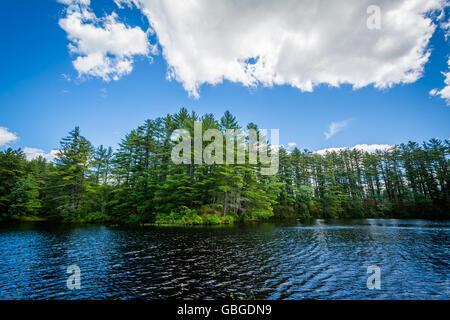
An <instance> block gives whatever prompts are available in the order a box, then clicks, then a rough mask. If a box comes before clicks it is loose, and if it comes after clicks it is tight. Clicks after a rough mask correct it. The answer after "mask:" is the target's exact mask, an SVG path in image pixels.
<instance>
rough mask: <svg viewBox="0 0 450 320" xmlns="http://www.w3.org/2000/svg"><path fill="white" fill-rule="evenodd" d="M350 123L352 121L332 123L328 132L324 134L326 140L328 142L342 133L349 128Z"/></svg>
mask: <svg viewBox="0 0 450 320" xmlns="http://www.w3.org/2000/svg"><path fill="white" fill-rule="evenodd" d="M349 122H350V119H347V120H344V121H340V122H332V123H330V126H329V127H328V131H327V132H324V133H323V134H324V135H325V139H326V140H328V139H330V138H331V137H332V136H334V135H335V134H336V133H338V132H339V131H341V130H342V129H344V128H345V127H347V126H348V123H349Z"/></svg>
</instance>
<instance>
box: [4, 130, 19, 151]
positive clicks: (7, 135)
mask: <svg viewBox="0 0 450 320" xmlns="http://www.w3.org/2000/svg"><path fill="white" fill-rule="evenodd" d="M17 139H19V137H18V136H17V135H16V134H14V133H12V132H10V131H9V130H8V128H5V127H0V147H3V146H6V145H7V144H9V143H11V142H14V141H16V140H17Z"/></svg>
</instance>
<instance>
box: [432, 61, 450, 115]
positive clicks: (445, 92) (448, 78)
mask: <svg viewBox="0 0 450 320" xmlns="http://www.w3.org/2000/svg"><path fill="white" fill-rule="evenodd" d="M448 66H449V69H450V59H448ZM442 74H443V75H444V77H445V79H444V83H445V87H444V88H443V89H441V90H439V89H433V90H431V91H430V95H432V96H440V97H441V98H442V99H445V102H446V103H447V105H448V106H450V71H449V72H442Z"/></svg>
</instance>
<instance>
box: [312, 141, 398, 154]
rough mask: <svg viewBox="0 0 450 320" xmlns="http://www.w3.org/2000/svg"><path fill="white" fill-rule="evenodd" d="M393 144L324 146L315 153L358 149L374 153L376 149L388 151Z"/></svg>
mask: <svg viewBox="0 0 450 320" xmlns="http://www.w3.org/2000/svg"><path fill="white" fill-rule="evenodd" d="M393 148H394V146H391V145H389V144H357V145H355V146H353V147H351V148H347V147H341V148H326V149H322V150H318V151H316V152H315V153H317V154H320V155H322V156H323V155H325V154H327V153H330V152H339V151H343V150H360V151H364V152H368V153H375V152H377V151H389V150H392V149H393Z"/></svg>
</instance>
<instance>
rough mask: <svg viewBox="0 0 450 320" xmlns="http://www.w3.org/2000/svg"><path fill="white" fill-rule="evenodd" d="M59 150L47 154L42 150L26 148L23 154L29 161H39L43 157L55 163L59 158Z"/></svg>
mask: <svg viewBox="0 0 450 320" xmlns="http://www.w3.org/2000/svg"><path fill="white" fill-rule="evenodd" d="M58 152H59V150H51V151H50V152H49V153H45V151H44V150H42V149H37V148H24V149H23V153H25V157H26V158H27V160H28V161H31V160H34V159H37V158H39V157H43V158H44V159H46V160H47V161H50V162H51V161H53V160H55V159H56V157H57V156H58Z"/></svg>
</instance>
